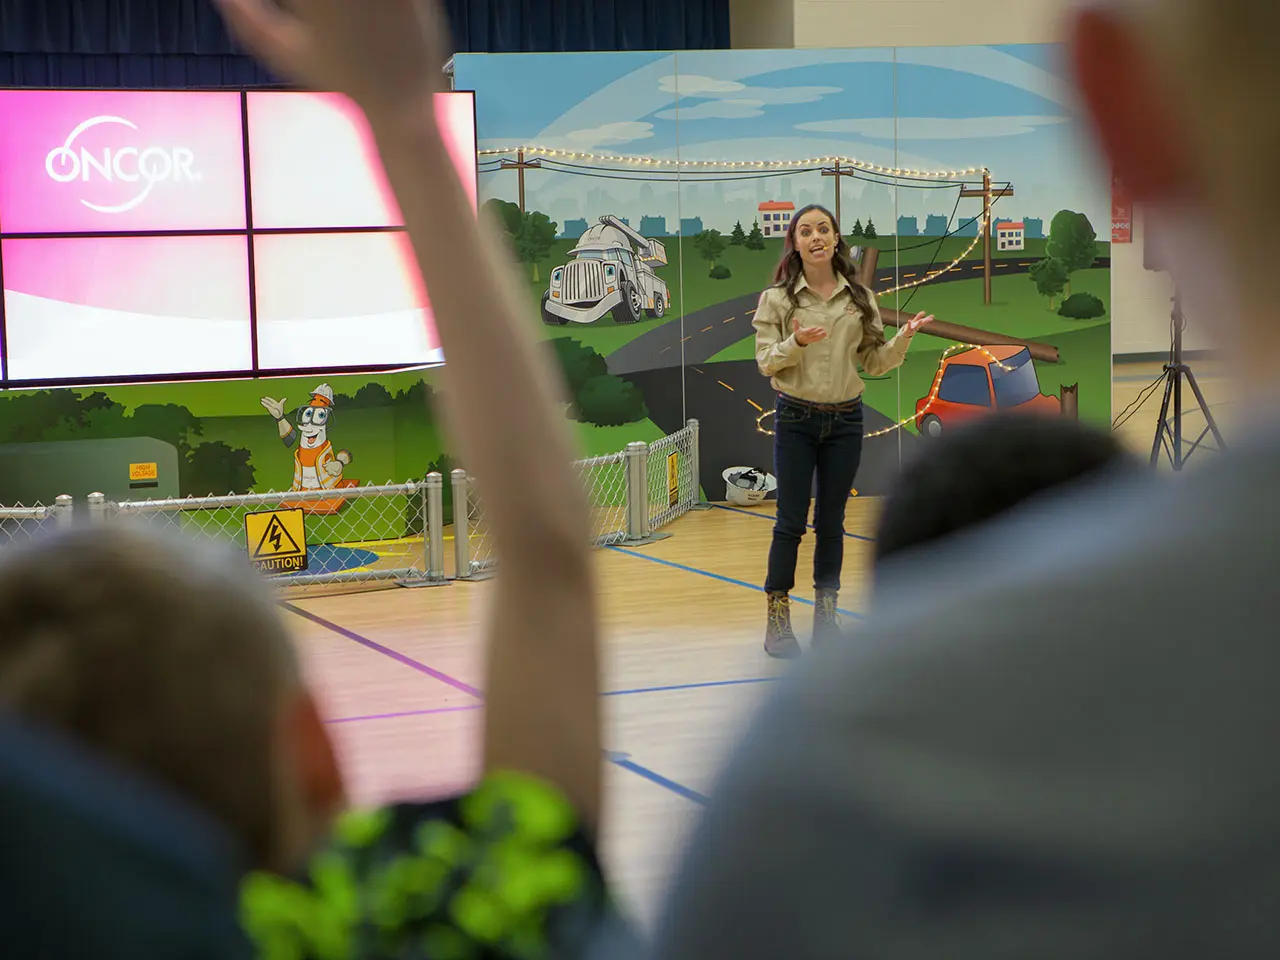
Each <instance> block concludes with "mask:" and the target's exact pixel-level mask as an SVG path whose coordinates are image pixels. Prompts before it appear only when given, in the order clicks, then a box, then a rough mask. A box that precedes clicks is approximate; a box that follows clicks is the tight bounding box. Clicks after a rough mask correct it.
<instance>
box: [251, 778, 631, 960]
mask: <svg viewBox="0 0 1280 960" xmlns="http://www.w3.org/2000/svg"><path fill="white" fill-rule="evenodd" d="M241 908H242V922H243V924H244V928H245V931H246V932H247V933H248V935H249V937H250V938H251V939H252V940H253V941H254V943H255V944H256V946H257V951H258V956H259V958H260V960H490V958H494V960H497V958H501V960H544V958H545V960H553V958H554V960H561V958H579V957H585V956H586V955H587V951H588V950H589V949H590V945H591V943H592V941H593V939H594V938H595V937H596V936H597V935H598V934H599V932H600V931H601V929H603V928H604V927H605V926H606V925H607V924H612V923H614V922H615V921H616V914H615V913H614V911H613V909H612V904H611V902H610V899H609V895H608V890H607V887H606V885H605V881H604V875H603V872H602V871H601V868H600V864H599V861H598V860H597V858H596V854H595V851H594V848H593V846H592V844H591V842H590V840H589V839H588V837H587V836H586V834H585V833H584V832H583V830H582V828H581V826H580V824H579V821H578V817H577V814H576V812H575V811H574V809H573V806H572V805H571V804H570V803H569V801H568V800H567V799H566V798H565V797H564V795H563V794H562V793H561V792H560V791H559V790H557V789H556V788H554V787H552V786H550V785H548V784H546V783H544V782H543V781H540V780H536V779H534V778H531V777H528V776H524V775H521V774H516V773H507V772H502V773H492V774H490V775H488V776H487V777H486V778H485V779H484V780H483V781H482V782H481V783H480V784H479V786H477V787H476V789H475V790H473V791H472V792H471V793H468V794H466V795H464V796H462V797H459V798H455V799H450V800H443V801H440V802H435V803H414V804H401V805H396V806H391V807H386V808H383V809H380V810H375V811H372V812H352V813H348V814H346V815H344V816H343V817H342V818H341V819H340V820H339V822H338V823H337V825H336V827H335V830H334V834H333V837H332V839H331V841H330V843H329V844H328V845H327V846H326V847H325V848H324V849H323V850H322V851H321V852H319V853H318V854H316V856H315V857H314V858H313V859H312V861H311V863H310V867H309V870H308V872H307V875H306V876H305V878H303V879H301V880H299V881H294V880H287V879H285V878H283V877H279V876H275V875H269V874H254V875H252V876H250V877H249V878H248V879H247V880H246V882H245V885H244V889H243V891H242V901H241Z"/></svg>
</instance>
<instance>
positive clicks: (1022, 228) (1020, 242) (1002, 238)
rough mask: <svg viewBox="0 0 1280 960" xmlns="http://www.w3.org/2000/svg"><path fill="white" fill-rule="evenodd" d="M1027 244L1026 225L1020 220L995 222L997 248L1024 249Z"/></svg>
mask: <svg viewBox="0 0 1280 960" xmlns="http://www.w3.org/2000/svg"><path fill="white" fill-rule="evenodd" d="M1026 246H1027V225H1026V223H1024V222H1022V221H1017V222H1014V221H1005V222H1004V223H997V224H996V249H997V250H1024V249H1026Z"/></svg>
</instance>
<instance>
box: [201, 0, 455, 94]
mask: <svg viewBox="0 0 1280 960" xmlns="http://www.w3.org/2000/svg"><path fill="white" fill-rule="evenodd" d="M215 3H216V4H217V6H218V9H219V10H221V11H222V15H223V17H224V18H226V21H227V23H228V25H229V26H230V27H231V31H232V33H234V34H235V36H236V37H237V38H238V39H239V40H240V42H241V43H243V44H244V45H245V46H246V47H247V48H248V49H249V50H250V51H251V52H252V53H254V54H255V55H256V56H258V57H259V58H260V59H261V60H263V61H264V62H265V63H266V64H267V66H269V67H270V68H271V69H272V70H273V71H275V72H276V73H277V74H278V75H280V76H281V77H282V78H284V79H288V80H291V81H293V82H295V83H299V84H302V85H305V86H308V87H311V88H313V89H316V90H333V91H337V92H339V93H345V94H346V95H347V96H349V97H351V99H352V100H354V101H355V102H356V103H357V104H359V106H360V107H361V108H362V109H363V110H364V111H365V112H366V113H367V114H371V115H374V116H379V117H385V116H393V115H396V114H398V113H401V112H405V111H413V110H416V109H418V108H421V107H422V106H424V105H426V104H429V103H430V100H429V97H430V95H431V94H432V93H435V92H437V91H439V90H442V89H443V88H444V80H443V74H442V69H443V67H444V60H445V56H446V54H445V50H446V49H447V46H448V44H447V41H446V32H447V28H446V27H445V26H444V23H445V21H444V18H443V17H442V16H441V13H440V9H439V6H438V4H437V3H436V0H289V4H288V9H287V10H285V9H283V8H282V6H281V5H280V4H279V2H278V0H215Z"/></svg>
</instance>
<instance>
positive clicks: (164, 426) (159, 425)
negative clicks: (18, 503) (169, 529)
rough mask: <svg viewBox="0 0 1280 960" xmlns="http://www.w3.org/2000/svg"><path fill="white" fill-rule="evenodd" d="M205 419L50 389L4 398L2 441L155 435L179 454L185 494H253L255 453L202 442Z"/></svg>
mask: <svg viewBox="0 0 1280 960" xmlns="http://www.w3.org/2000/svg"><path fill="white" fill-rule="evenodd" d="M202 432H203V427H202V426H201V424H200V421H199V419H197V417H196V416H195V415H194V414H193V413H192V412H191V411H190V410H188V409H187V408H186V407H183V406H179V405H178V404H174V403H167V404H154V403H152V404H143V405H142V406H139V407H135V408H134V409H133V411H132V412H130V411H129V410H128V408H126V407H125V406H123V405H122V404H119V403H117V402H115V401H114V400H112V399H111V398H110V397H108V396H107V395H106V394H105V393H101V392H94V393H90V394H86V395H84V396H81V395H80V394H79V393H77V392H76V391H74V390H49V391H40V392H38V393H28V394H17V395H9V396H7V397H4V398H3V399H0V443H36V442H56V441H75V440H90V439H92V440H109V439H125V438H130V437H151V438H152V439H154V440H160V441H162V442H164V443H167V444H170V445H171V446H172V447H173V448H174V449H175V450H177V452H178V473H179V487H180V489H181V491H182V493H183V495H184V496H200V497H202V496H208V495H209V494H211V493H216V494H225V493H248V492H249V491H250V490H251V489H253V483H254V469H253V467H252V465H250V463H249V457H250V451H248V450H246V449H243V448H233V447H231V446H229V445H228V444H225V443H223V442H222V441H211V442H210V441H205V442H199V440H198V439H197V438H199V437H200V435H201V433H202Z"/></svg>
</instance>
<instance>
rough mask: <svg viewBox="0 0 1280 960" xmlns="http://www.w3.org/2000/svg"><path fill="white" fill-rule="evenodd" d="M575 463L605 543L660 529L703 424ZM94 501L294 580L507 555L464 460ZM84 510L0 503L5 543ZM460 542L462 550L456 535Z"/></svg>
mask: <svg viewBox="0 0 1280 960" xmlns="http://www.w3.org/2000/svg"><path fill="white" fill-rule="evenodd" d="M576 466H577V469H578V475H579V478H580V480H581V482H582V484H583V487H584V489H585V490H586V494H587V498H588V502H589V503H590V505H591V511H592V517H593V541H594V543H595V544H596V545H598V546H607V545H609V544H616V543H632V544H635V543H644V542H647V541H649V540H652V539H656V538H655V537H654V531H656V530H658V529H659V528H661V527H663V526H665V525H667V524H669V523H671V522H672V521H673V520H675V519H676V518H677V517H680V516H682V515H683V514H685V513H686V512H688V511H689V510H690V509H693V508H694V507H695V506H696V505H697V504H698V503H699V501H700V499H701V497H700V493H699V488H698V479H697V478H698V423H697V421H696V420H690V421H689V423H688V424H687V425H686V426H685V427H684V428H683V429H681V430H679V431H678V432H676V433H674V434H671V435H670V436H667V437H664V438H663V439H661V440H658V441H657V442H655V443H653V444H647V443H632V444H628V446H627V448H626V450H623V451H620V452H618V453H612V454H606V455H605V456H600V457H591V458H590V459H587V460H580V461H578V462H577V464H576ZM446 483H448V484H449V485H450V493H451V494H452V505H453V510H452V513H453V516H452V518H451V519H452V521H453V522H452V527H451V528H450V527H449V526H448V525H446V522H445V520H446V518H445V510H444V503H445V484H446ZM84 506H85V508H86V509H85V515H86V516H87V519H88V522H90V523H134V524H140V525H146V526H150V527H152V528H156V529H169V530H177V531H180V532H181V533H182V534H184V535H186V536H192V537H195V538H197V539H201V540H207V541H212V542H215V543H221V544H224V545H227V546H231V547H234V548H235V549H237V550H239V551H243V552H245V553H246V554H247V557H248V559H249V560H250V561H251V562H252V563H253V564H254V565H255V566H256V567H257V568H258V569H259V570H260V571H261V572H262V573H263V575H264V576H266V577H268V578H269V579H271V580H272V582H274V583H276V584H277V585H279V586H280V587H282V588H289V589H291V590H292V589H299V588H306V587H318V586H329V585H333V584H355V585H361V584H363V585H367V586H373V585H377V584H387V583H395V584H399V585H402V586H432V585H440V584H444V583H447V582H449V580H451V579H458V580H476V579H482V578H483V577H486V576H488V575H489V574H490V572H491V571H492V570H493V569H494V568H495V566H496V564H497V558H496V556H495V553H494V544H493V539H492V537H491V536H490V534H489V527H488V523H487V522H486V520H485V515H484V504H483V500H482V498H481V497H480V496H478V495H477V490H476V484H475V481H474V479H473V478H472V477H471V476H470V475H468V474H467V472H466V471H465V470H454V471H453V473H452V475H451V476H450V477H448V478H447V479H446V478H445V477H443V476H441V475H440V474H439V473H430V474H428V475H427V476H426V477H425V478H424V479H423V480H420V481H412V482H408V483H386V484H382V485H380V486H368V487H344V488H338V489H334V490H307V491H299V490H286V491H279V492H266V493H249V494H232V495H227V496H223V497H185V498H175V499H160V500H122V501H120V502H112V501H108V500H107V499H106V497H104V496H103V495H102V494H100V493H94V494H90V495H89V497H88V499H87V502H86V503H85V504H84ZM534 509H536V506H535V507H534ZM75 517H76V512H75V510H74V508H73V504H72V498H71V497H69V496H60V497H58V498H57V500H56V502H55V503H54V505H53V506H44V505H41V504H36V505H34V506H22V505H15V506H11V507H0V549H3V547H4V545H5V544H6V543H8V544H13V543H18V542H21V541H25V540H29V539H31V538H32V537H34V536H36V535H37V534H38V533H39V532H40V531H41V530H43V529H45V528H46V527H51V526H58V525H62V524H69V523H71V522H73V520H74V519H75ZM450 541H452V546H453V549H452V551H448V550H447V546H446V545H447V544H448V543H449V542H450ZM450 554H451V556H450ZM450 566H451V567H452V570H449V569H448V567H450Z"/></svg>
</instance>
